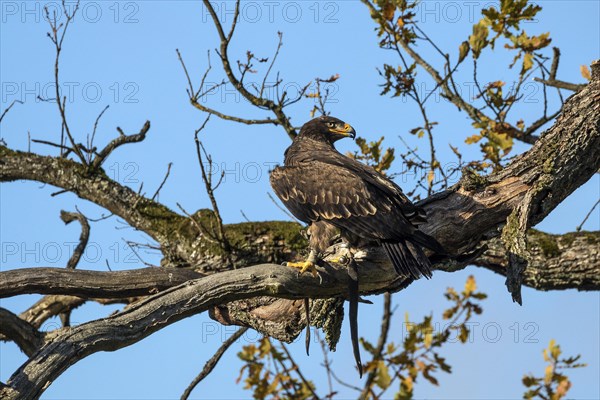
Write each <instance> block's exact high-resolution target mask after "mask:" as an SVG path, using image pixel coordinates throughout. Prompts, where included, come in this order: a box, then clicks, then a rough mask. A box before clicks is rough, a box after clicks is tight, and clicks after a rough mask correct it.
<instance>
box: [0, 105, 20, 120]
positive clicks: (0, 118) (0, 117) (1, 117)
mask: <svg viewBox="0 0 600 400" xmlns="http://www.w3.org/2000/svg"><path fill="white" fill-rule="evenodd" d="M15 103H19V104H23V102H22V101H21V100H13V101H12V103H10V105H9V106H8V107H6V109H5V110H4V112H3V113H2V115H0V122H2V120H3V119H4V116H5V115H6V114H7V113H8V112H9V111H10V109H11V108H12V107H13V106H14V105H15Z"/></svg>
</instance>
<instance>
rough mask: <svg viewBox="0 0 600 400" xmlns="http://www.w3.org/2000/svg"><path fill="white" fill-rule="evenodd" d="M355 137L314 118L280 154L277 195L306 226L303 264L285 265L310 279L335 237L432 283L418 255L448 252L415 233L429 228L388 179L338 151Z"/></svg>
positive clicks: (274, 180) (353, 295)
mask: <svg viewBox="0 0 600 400" xmlns="http://www.w3.org/2000/svg"><path fill="white" fill-rule="evenodd" d="M355 136H356V132H355V130H354V128H352V126H350V125H349V124H347V123H345V122H343V121H341V120H339V119H337V118H334V117H331V116H321V117H318V118H315V119H312V120H310V121H308V122H307V123H305V124H304V125H303V126H302V128H301V129H300V132H299V133H298V135H297V136H296V137H295V138H294V141H293V143H292V145H291V146H290V147H288V149H287V150H286V151H285V155H284V165H283V166H279V167H276V168H274V169H273V171H272V172H271V175H270V182H271V186H272V188H273V191H274V192H275V194H276V195H277V196H278V197H279V199H280V200H281V201H282V202H283V204H284V205H285V207H286V208H287V209H288V210H289V211H290V212H291V213H292V214H293V215H294V216H295V217H296V218H298V219H299V220H301V221H303V222H305V223H306V224H308V225H309V226H308V234H309V235H310V236H309V246H310V254H309V256H308V259H307V260H306V261H304V262H299V263H288V266H292V267H296V268H300V272H301V273H303V272H305V271H307V270H310V271H311V272H313V273H315V271H316V269H315V265H316V264H317V263H318V261H319V260H320V258H321V257H322V256H323V253H324V252H325V251H326V249H327V248H328V247H329V246H330V245H331V241H332V238H333V237H334V236H335V235H336V234H337V232H338V231H339V233H340V236H341V237H342V239H343V240H344V241H345V242H346V243H347V244H349V245H350V246H351V247H353V248H360V247H361V246H363V245H365V244H378V245H380V246H381V247H383V249H384V250H385V252H386V254H387V255H388V257H389V259H390V261H391V263H392V265H393V266H394V269H395V270H396V272H397V273H398V274H399V275H401V276H404V277H408V278H410V279H419V278H420V277H421V276H425V277H426V278H430V277H431V275H432V273H431V262H430V260H429V258H428V257H427V256H426V255H425V253H424V251H423V249H422V248H423V247H425V248H427V249H430V250H432V251H433V252H434V253H436V254H441V255H443V254H446V252H445V250H444V248H443V247H442V245H441V244H440V243H438V242H437V241H436V240H435V239H434V238H432V237H431V236H429V235H427V234H425V233H423V232H422V231H420V230H419V225H421V224H423V223H425V222H426V214H425V211H424V210H423V209H422V208H420V207H417V206H416V205H414V204H413V203H412V202H411V201H410V200H409V199H408V197H406V195H405V194H404V193H403V192H402V189H401V188H400V187H399V186H398V185H396V184H395V183H394V182H393V181H392V180H390V179H389V178H388V177H386V176H385V175H383V174H382V173H380V172H378V171H376V170H375V169H374V168H372V167H370V166H368V165H365V164H363V163H361V162H359V161H357V160H355V159H353V158H351V157H348V156H345V155H343V154H341V153H340V152H338V151H337V150H336V149H335V147H334V143H335V142H336V141H338V140H340V139H343V138H347V137H349V138H352V139H354V138H355ZM352 261H353V260H352ZM349 272H350V276H351V278H353V279H350V281H351V284H350V287H349V290H350V293H349V303H350V310H349V312H350V326H351V336H352V342H353V350H354V356H355V359H356V363H357V366H358V370H359V373H360V374H361V376H362V364H361V362H360V354H359V352H358V333H357V321H356V316H357V303H358V281H357V277H356V271H354V272H352V271H351V270H349ZM352 282H354V283H352Z"/></svg>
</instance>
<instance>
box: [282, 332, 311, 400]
mask: <svg viewBox="0 0 600 400" xmlns="http://www.w3.org/2000/svg"><path fill="white" fill-rule="evenodd" d="M279 343H281V348H282V349H283V351H284V353H285V355H286V356H287V358H288V360H289V361H290V363H292V367H293V369H294V371H295V372H296V374H298V377H299V378H300V380H302V382H303V383H304V385H306V387H307V388H308V390H310V392H311V393H312V395H313V396H314V398H315V399H317V400H319V396H318V395H317V393H316V392H315V391H314V389H313V385H312V384H311V383H310V382H309V381H307V380H306V378H305V377H304V374H302V371H301V370H300V366H299V365H298V364H296V361H294V358H293V357H292V354H291V353H290V351H289V350H288V348H287V346H286V345H285V343H283V342H279Z"/></svg>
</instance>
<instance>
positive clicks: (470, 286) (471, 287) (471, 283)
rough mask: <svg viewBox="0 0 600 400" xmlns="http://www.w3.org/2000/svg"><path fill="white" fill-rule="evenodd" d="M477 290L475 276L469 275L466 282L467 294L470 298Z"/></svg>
mask: <svg viewBox="0 0 600 400" xmlns="http://www.w3.org/2000/svg"><path fill="white" fill-rule="evenodd" d="M476 290H477V283H476V282H475V278H474V277H473V275H469V277H468V278H467V282H465V294H466V295H467V296H469V295H470V294H471V293H473V292H474V291H476Z"/></svg>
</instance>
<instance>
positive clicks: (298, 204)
mask: <svg viewBox="0 0 600 400" xmlns="http://www.w3.org/2000/svg"><path fill="white" fill-rule="evenodd" d="M368 178H370V177H366V178H365V174H361V173H358V172H357V171H353V170H351V169H348V168H346V167H345V166H341V165H335V164H330V163H326V162H321V161H317V160H315V161H312V162H310V163H303V164H300V165H297V166H288V167H277V168H275V169H274V170H273V171H272V173H271V186H272V187H273V190H274V191H275V193H276V194H277V196H278V197H279V198H280V199H281V201H282V202H283V203H284V205H285V206H286V207H287V208H288V209H289V210H290V212H291V213H292V214H294V216H295V217H296V218H298V219H300V220H302V221H304V222H307V223H309V222H314V221H320V220H324V221H327V222H330V223H331V224H333V225H335V226H337V227H338V228H341V229H346V230H348V231H350V232H351V233H353V234H355V235H357V236H359V237H363V238H369V239H379V240H400V239H403V238H407V237H410V236H411V235H412V234H413V232H414V231H415V230H416V229H415V226H414V225H413V223H411V221H410V219H409V218H410V216H411V215H415V216H416V215H417V214H418V213H417V211H416V207H414V206H413V205H412V203H410V201H408V204H410V206H412V207H403V206H404V205H403V204H402V202H401V201H399V199H398V198H397V196H394V195H393V194H392V193H390V190H389V189H388V190H384V189H382V188H381V187H380V185H377V184H376V183H373V182H372V180H371V179H368ZM400 200H402V199H400ZM405 212H407V213H408V214H409V215H408V216H407V215H405Z"/></svg>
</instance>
